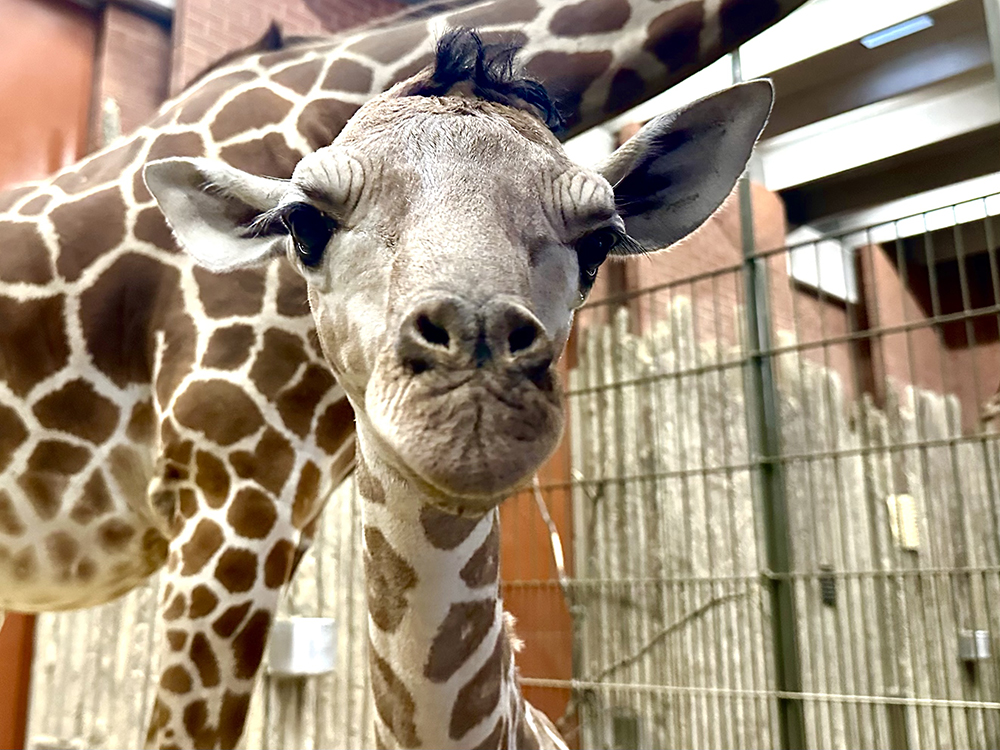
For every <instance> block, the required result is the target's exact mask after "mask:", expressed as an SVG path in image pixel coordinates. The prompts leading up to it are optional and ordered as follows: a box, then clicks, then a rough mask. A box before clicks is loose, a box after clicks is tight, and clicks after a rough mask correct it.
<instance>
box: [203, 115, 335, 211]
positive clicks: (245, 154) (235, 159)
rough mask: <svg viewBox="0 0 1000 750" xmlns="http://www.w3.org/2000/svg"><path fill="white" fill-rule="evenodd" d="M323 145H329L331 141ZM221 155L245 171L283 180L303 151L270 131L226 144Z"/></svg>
mask: <svg viewBox="0 0 1000 750" xmlns="http://www.w3.org/2000/svg"><path fill="white" fill-rule="evenodd" d="M323 145H329V142H328V143H326V144H323ZM219 156H220V157H221V158H222V160H223V161H224V162H227V163H228V164H231V165H232V166H234V167H236V168H237V169H242V170H243V171H244V172H252V173H254V174H258V175H261V176H262V177H277V178H278V179H282V180H287V179H288V178H289V177H291V175H292V171H293V170H294V169H295V165H296V164H298V163H299V162H300V161H301V160H302V153H301V152H299V151H297V150H296V149H293V148H291V147H289V145H288V143H286V142H285V138H284V136H282V135H281V134H280V133H268V134H267V135H265V136H264V137H263V138H257V139H255V140H252V141H249V142H248V143H235V144H233V145H231V146H226V147H225V148H224V149H222V150H221V151H220V152H219ZM251 218H252V217H251Z"/></svg>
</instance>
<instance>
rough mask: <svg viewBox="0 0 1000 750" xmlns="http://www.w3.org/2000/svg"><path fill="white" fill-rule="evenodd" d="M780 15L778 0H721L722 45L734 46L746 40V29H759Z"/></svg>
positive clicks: (720, 25)
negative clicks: (762, 0) (749, 0)
mask: <svg viewBox="0 0 1000 750" xmlns="http://www.w3.org/2000/svg"><path fill="white" fill-rule="evenodd" d="M780 15H781V3H780V2H778V0H764V2H761V1H760V0H752V1H751V2H748V0H723V2H722V5H721V6H720V7H719V27H720V29H721V32H722V33H721V36H722V40H721V41H722V46H723V47H727V48H729V47H735V46H736V45H738V44H741V43H742V42H744V41H746V39H747V35H746V31H745V30H746V29H760V28H763V27H764V26H767V25H768V24H770V23H771V22H772V21H774V20H775V19H776V18H778V16H780Z"/></svg>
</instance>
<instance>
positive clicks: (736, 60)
mask: <svg viewBox="0 0 1000 750" xmlns="http://www.w3.org/2000/svg"><path fill="white" fill-rule="evenodd" d="M732 60H733V80H734V81H740V80H742V70H741V65H740V55H739V50H737V51H735V52H734V53H733V55H732ZM738 191H739V192H738V195H739V207H740V234H741V240H742V246H743V282H744V290H745V323H746V346H747V351H748V356H747V361H746V367H745V381H744V382H745V384H746V405H747V420H748V425H747V426H748V429H747V434H748V435H749V436H751V445H750V455H751V457H752V458H751V461H752V462H753V463H754V464H756V466H757V471H756V476H755V477H754V482H755V486H756V490H757V492H756V494H757V497H758V498H759V500H760V502H759V503H758V504H757V507H758V508H759V509H760V511H761V513H762V521H763V527H764V536H765V545H766V548H767V549H766V556H767V567H768V571H767V573H768V574H770V575H766V579H767V582H768V588H769V593H770V598H771V606H772V608H773V612H774V617H773V630H772V634H773V641H774V662H775V664H774V667H775V675H776V681H777V684H776V686H775V687H776V689H777V690H778V691H779V692H780V693H782V694H783V695H781V696H779V698H778V720H779V722H780V727H779V731H780V738H781V747H782V748H784V750H800V749H804V748H805V747H806V735H805V717H804V712H803V707H802V701H801V700H800V699H798V698H791V697H788V696H787V694H788V693H799V692H801V691H802V668H801V664H800V661H799V646H798V634H797V632H796V617H795V597H794V591H793V589H792V586H793V584H792V581H791V579H790V578H789V576H788V573H790V572H791V570H792V545H791V538H790V534H789V522H788V507H787V499H786V496H785V475H784V464H783V463H782V460H781V424H780V420H781V412H780V401H779V397H778V389H777V384H776V382H775V379H774V368H773V362H772V357H771V355H770V354H768V353H767V352H769V351H770V349H771V326H770V316H769V300H768V281H767V262H766V261H765V260H763V259H761V258H758V257H756V247H755V242H754V228H753V206H752V204H751V191H750V179H749V176H748V175H746V174H744V176H743V177H742V178H741V179H740V183H739V188H738Z"/></svg>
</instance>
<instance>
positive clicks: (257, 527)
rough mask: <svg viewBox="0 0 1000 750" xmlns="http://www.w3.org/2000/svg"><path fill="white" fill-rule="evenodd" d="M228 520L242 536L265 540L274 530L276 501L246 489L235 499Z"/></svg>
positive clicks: (227, 516) (276, 515)
mask: <svg viewBox="0 0 1000 750" xmlns="http://www.w3.org/2000/svg"><path fill="white" fill-rule="evenodd" d="M226 520H227V521H229V525H230V526H232V527H233V530H234V531H235V532H236V533H237V534H239V535H240V536H242V537H246V538H247V539H263V538H264V537H266V536H267V535H268V534H269V533H270V532H271V529H273V528H274V524H275V522H276V521H277V520H278V511H277V510H276V509H275V507H274V501H273V500H272V499H271V498H270V497H268V496H267V495H265V494H264V493H263V492H261V491H260V490H255V489H254V488H252V487H244V488H243V489H242V490H240V491H239V492H238V493H236V497H234V498H233V502H232V504H231V505H230V506H229V511H228V512H227V513H226Z"/></svg>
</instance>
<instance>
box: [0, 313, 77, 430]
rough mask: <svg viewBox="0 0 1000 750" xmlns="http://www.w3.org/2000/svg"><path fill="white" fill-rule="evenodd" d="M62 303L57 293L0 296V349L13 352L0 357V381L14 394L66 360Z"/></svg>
mask: <svg viewBox="0 0 1000 750" xmlns="http://www.w3.org/2000/svg"><path fill="white" fill-rule="evenodd" d="M64 302H65V297H64V296H63V295H61V294H60V295H56V296H54V297H45V298H43V299H29V300H25V301H23V302H18V301H16V300H13V299H11V298H10V297H3V296H0V320H2V321H3V325H0V352H17V359H16V360H15V359H13V358H8V357H0V380H2V381H5V382H6V383H7V386H8V387H9V388H10V389H11V390H12V391H13V392H14V395H15V396H24V395H26V394H27V393H28V391H30V390H31V389H32V388H33V387H34V386H35V385H37V384H38V383H40V382H41V381H42V380H44V379H45V378H47V377H48V376H49V375H52V374H53V373H55V372H58V371H59V370H62V369H63V368H64V367H65V366H66V363H67V362H68V361H69V342H68V341H67V339H66V331H65V327H64V326H63V306H64ZM2 440H3V438H2V437H0V441H2ZM0 448H2V442H0Z"/></svg>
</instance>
